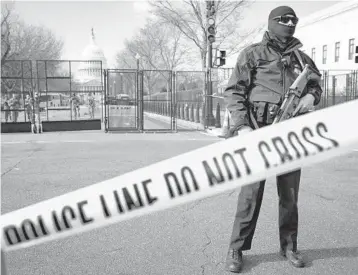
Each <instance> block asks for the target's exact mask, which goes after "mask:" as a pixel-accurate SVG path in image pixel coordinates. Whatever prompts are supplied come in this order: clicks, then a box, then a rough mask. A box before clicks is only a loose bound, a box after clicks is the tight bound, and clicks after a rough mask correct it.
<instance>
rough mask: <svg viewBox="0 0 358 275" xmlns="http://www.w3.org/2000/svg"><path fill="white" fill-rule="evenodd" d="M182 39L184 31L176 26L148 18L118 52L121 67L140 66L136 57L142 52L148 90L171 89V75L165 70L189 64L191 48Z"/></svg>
mask: <svg viewBox="0 0 358 275" xmlns="http://www.w3.org/2000/svg"><path fill="white" fill-rule="evenodd" d="M182 40H183V39H182V33H181V32H180V31H179V30H178V29H176V28H175V27H173V26H172V25H169V26H168V25H163V24H159V23H158V22H157V21H153V20H148V22H147V24H146V26H145V27H144V28H142V29H141V30H140V31H139V32H138V33H137V35H135V36H134V37H133V38H132V39H131V40H127V41H126V42H125V50H123V51H122V52H120V53H118V54H117V67H121V68H136V65H135V64H136V60H135V56H136V54H139V55H140V62H139V66H140V69H147V71H145V72H144V75H143V78H144V89H145V91H144V92H147V93H149V94H152V93H153V92H157V91H159V90H161V89H162V88H165V89H166V90H167V91H169V90H170V87H171V85H170V74H169V73H168V72H164V70H167V71H171V70H177V69H178V68H179V67H180V66H181V65H182V64H184V63H185V57H186V53H187V51H188V49H187V46H186V45H181V42H182ZM150 70H156V72H154V71H150ZM160 70H163V71H160Z"/></svg>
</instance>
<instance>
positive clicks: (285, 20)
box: [273, 15, 298, 25]
mask: <svg viewBox="0 0 358 275" xmlns="http://www.w3.org/2000/svg"><path fill="white" fill-rule="evenodd" d="M273 19H274V20H276V19H278V21H279V22H282V23H284V24H288V22H290V21H291V22H292V23H293V24H294V25H297V23H298V18H297V17H292V16H287V15H283V16H276V17H274V18H273Z"/></svg>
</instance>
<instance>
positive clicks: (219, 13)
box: [149, 0, 251, 70]
mask: <svg viewBox="0 0 358 275" xmlns="http://www.w3.org/2000/svg"><path fill="white" fill-rule="evenodd" d="M149 1H150V6H151V7H152V13H153V14H154V15H156V16H157V17H158V18H160V23H161V24H168V23H169V24H171V25H173V26H175V27H176V28H177V29H178V30H180V32H181V33H182V34H183V35H184V36H185V37H186V39H187V40H188V41H190V42H191V43H192V45H193V44H194V45H195V46H196V48H197V49H198V50H199V53H200V59H201V63H202V69H203V70H204V68H206V63H207V62H206V54H207V30H206V2H205V1H195V0H183V1H180V2H179V1H168V0H164V1H154V0H149ZM248 3H249V2H248V1H246V0H238V1H228V0H218V1H215V2H214V5H215V10H216V13H215V14H216V18H215V19H216V32H217V35H216V43H215V44H214V47H224V49H225V50H227V55H228V56H230V55H231V54H234V53H237V52H238V51H239V50H240V49H241V47H240V42H241V40H242V39H244V38H245V37H247V36H248V35H250V33H251V31H249V32H247V33H245V34H240V32H239V28H238V22H239V20H240V19H241V17H240V16H241V15H240V14H241V12H242V10H243V9H244V8H245V7H247V6H248Z"/></svg>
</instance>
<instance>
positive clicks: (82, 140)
mask: <svg viewBox="0 0 358 275" xmlns="http://www.w3.org/2000/svg"><path fill="white" fill-rule="evenodd" d="M218 141H220V139H218V138H216V137H212V136H209V135H205V134H203V133H200V132H180V133H176V134H164V133H163V134H158V133H157V134H104V133H103V132H100V131H93V132H81V133H80V132H57V133H55V132H54V133H44V134H42V135H31V134H3V135H2V163H1V164H2V165H1V172H2V195H1V199H2V205H1V206H2V213H3V214H4V213H7V212H10V211H13V210H16V209H19V208H22V207H25V206H28V205H31V204H34V203H37V202H40V201H43V200H46V199H50V198H53V197H56V196H59V195H61V194H65V193H68V192H71V191H74V190H77V189H79V188H81V187H85V186H88V185H91V184H95V183H98V182H101V181H104V180H106V179H110V178H112V177H115V176H118V175H121V174H123V173H125V172H129V171H133V170H136V169H138V168H141V167H144V166H147V165H149V164H152V163H155V162H158V161H160V160H164V159H167V158H170V157H173V156H176V155H179V154H182V153H185V152H188V151H190V150H193V149H196V148H199V147H202V146H205V145H209V144H211V143H213V142H218ZM356 149H358V148H356ZM357 166H358V151H352V153H351V154H349V155H346V156H343V157H339V158H336V159H333V160H330V161H327V162H324V163H321V164H318V165H315V166H313V167H309V168H305V169H304V170H303V175H302V181H301V186H300V194H299V213H300V219H299V250H300V251H301V253H302V254H303V255H304V257H305V258H306V259H307V260H308V266H307V267H306V268H303V269H296V268H294V267H292V266H290V265H289V263H288V262H286V261H285V260H284V259H282V258H281V257H280V256H279V255H278V253H277V252H278V249H279V242H278V240H279V239H278V226H277V225H278V221H277V216H278V200H277V194H276V187H275V182H274V179H269V180H268V182H267V184H266V191H265V195H264V200H263V205H262V208H261V214H260V217H259V222H258V225H257V228H256V234H255V237H254V241H253V247H252V250H250V251H249V252H247V253H244V261H245V266H244V270H243V273H244V274H265V275H269V274H275V275H276V274H282V275H284V274H327V275H328V274H329V275H333V274H337V275H338V274H347V275H348V274H352V275H353V274H357V273H358V239H357V228H358V215H357V211H358V203H357V198H358V187H357V182H358V169H357ZM237 195H238V190H235V191H231V192H226V193H222V194H219V195H217V196H215V197H211V198H206V199H204V200H201V201H196V202H194V203H190V204H187V205H183V206H181V207H176V208H172V209H169V210H166V211H162V212H157V213H154V214H151V215H148V216H144V217H141V218H137V219H133V220H129V221H126V222H122V223H118V224H116V225H113V226H109V227H106V228H102V229H98V230H94V231H91V232H88V233H84V234H82V235H75V236H72V237H69V238H66V239H63V240H58V241H53V242H49V243H46V244H43V245H38V246H34V247H31V248H27V249H23V250H18V251H14V252H9V253H6V254H5V257H6V261H7V262H6V263H7V267H8V273H9V274H11V275H12V274H19V275H22V274H26V275H34V274H52V275H60V274H69V275H70V274H93V275H98V274H106V275H111V274H113V275H114V274H116V275H119V274H121V275H131V274H143V275H145V274H153V275H162V274H170V275H175V274H178V275H179V274H180V275H193V274H198V275H199V274H206V275H210V274H212V275H216V274H230V273H227V272H225V271H224V262H225V257H226V253H227V249H228V243H229V237H230V234H231V229H232V223H233V219H234V215H235V211H236V201H237Z"/></svg>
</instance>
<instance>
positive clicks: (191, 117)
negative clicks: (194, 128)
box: [190, 104, 195, 122]
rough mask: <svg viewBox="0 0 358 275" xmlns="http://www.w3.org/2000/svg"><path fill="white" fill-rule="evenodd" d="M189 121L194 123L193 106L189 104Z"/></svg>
mask: <svg viewBox="0 0 358 275" xmlns="http://www.w3.org/2000/svg"><path fill="white" fill-rule="evenodd" d="M190 121H191V122H194V121H195V118H194V104H191V108H190Z"/></svg>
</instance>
